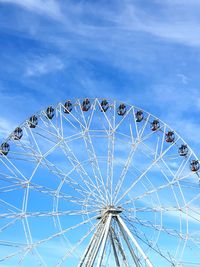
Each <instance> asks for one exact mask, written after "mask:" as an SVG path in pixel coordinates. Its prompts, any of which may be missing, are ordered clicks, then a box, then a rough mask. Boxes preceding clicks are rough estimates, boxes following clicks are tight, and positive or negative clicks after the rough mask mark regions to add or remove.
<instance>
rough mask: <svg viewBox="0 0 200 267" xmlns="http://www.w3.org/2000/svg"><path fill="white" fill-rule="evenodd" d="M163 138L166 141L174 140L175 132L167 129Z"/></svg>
mask: <svg viewBox="0 0 200 267" xmlns="http://www.w3.org/2000/svg"><path fill="white" fill-rule="evenodd" d="M165 140H166V142H167V143H172V142H174V140H175V134H174V132H173V131H169V132H167V133H166V134H165Z"/></svg>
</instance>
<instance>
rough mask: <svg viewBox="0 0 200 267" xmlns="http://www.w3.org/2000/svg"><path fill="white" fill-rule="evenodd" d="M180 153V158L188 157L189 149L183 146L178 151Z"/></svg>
mask: <svg viewBox="0 0 200 267" xmlns="http://www.w3.org/2000/svg"><path fill="white" fill-rule="evenodd" d="M178 153H179V155H180V156H187V154H188V147H187V145H181V146H180V147H179V149H178Z"/></svg>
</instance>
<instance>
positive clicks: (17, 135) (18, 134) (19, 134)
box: [13, 127, 23, 140]
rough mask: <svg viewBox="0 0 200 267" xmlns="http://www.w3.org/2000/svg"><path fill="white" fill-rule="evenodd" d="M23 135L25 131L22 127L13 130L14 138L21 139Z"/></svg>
mask: <svg viewBox="0 0 200 267" xmlns="http://www.w3.org/2000/svg"><path fill="white" fill-rule="evenodd" d="M22 136H23V131H22V129H21V128H20V127H17V128H16V129H15V130H14V132H13V138H14V140H20V139H21V138H22Z"/></svg>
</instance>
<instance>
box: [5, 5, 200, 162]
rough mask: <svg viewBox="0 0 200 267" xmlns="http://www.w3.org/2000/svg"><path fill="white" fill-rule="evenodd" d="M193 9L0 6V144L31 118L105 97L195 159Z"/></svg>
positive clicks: (199, 103) (196, 23) (197, 106)
mask: <svg viewBox="0 0 200 267" xmlns="http://www.w3.org/2000/svg"><path fill="white" fill-rule="evenodd" d="M199 12H200V2H199V1H197V0H190V1H187V0H165V1H161V0H132V1H131V0H120V1H119V0H110V1H104V0H101V1H94V0H93V1H91V0H89V1H86V0H79V1H78V0H76V1H68V0H63V1H56V0H43V1H42V0H23V1H20V0H0V60H1V61H0V62H1V64H0V100H1V101H0V103H1V104H0V140H3V139H4V138H6V137H7V136H8V134H9V133H10V132H11V131H12V130H13V129H15V128H16V126H18V125H19V124H20V123H21V122H22V121H24V120H25V119H26V118H28V117H30V116H31V115H32V114H34V113H35V112H36V111H38V110H41V109H43V108H46V107H47V106H49V105H50V104H54V103H57V102H59V101H64V100H66V99H71V98H79V97H81V98H83V97H105V98H113V99H118V100H121V101H125V102H128V103H130V104H133V105H135V106H139V107H141V108H142V109H145V110H147V111H149V112H151V113H152V114H154V115H155V116H158V117H160V118H161V119H162V120H163V121H165V122H166V123H168V124H169V125H170V126H171V127H172V128H174V129H176V130H177V132H178V133H179V134H180V135H181V136H182V137H183V139H185V140H186V141H187V142H188V144H190V146H191V147H192V148H193V150H194V152H195V153H196V154H197V156H199V157H200V152H199V149H200V143H199V132H200V118H199V112H200V89H199V86H200V75H199V69H200V18H199Z"/></svg>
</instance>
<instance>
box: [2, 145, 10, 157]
mask: <svg viewBox="0 0 200 267" xmlns="http://www.w3.org/2000/svg"><path fill="white" fill-rule="evenodd" d="M9 151H10V145H9V144H8V143H2V144H1V148H0V153H1V154H3V155H4V156H6V155H8V152H9Z"/></svg>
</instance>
